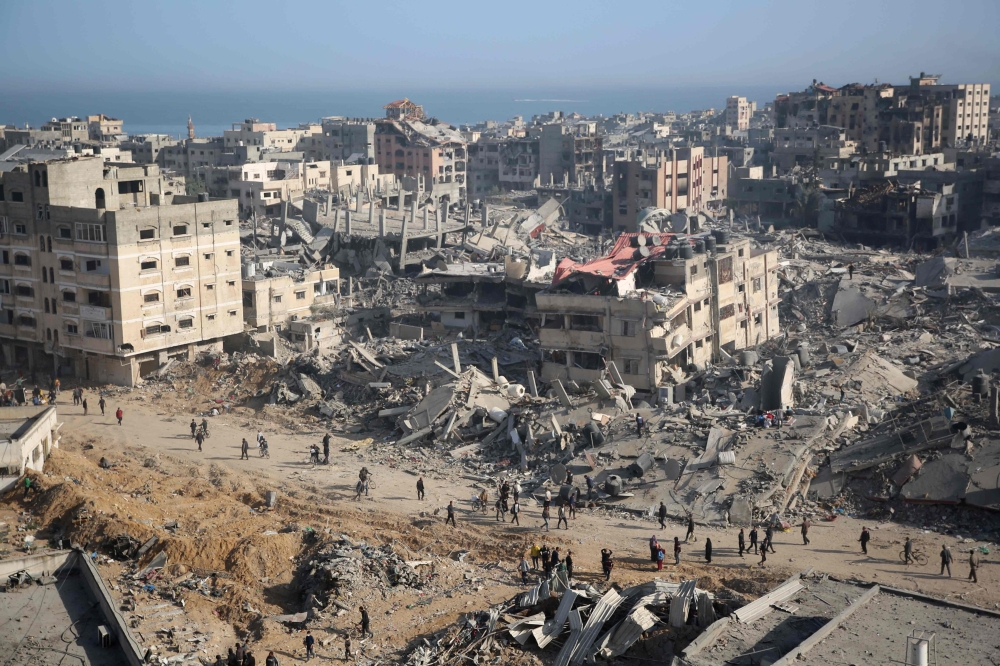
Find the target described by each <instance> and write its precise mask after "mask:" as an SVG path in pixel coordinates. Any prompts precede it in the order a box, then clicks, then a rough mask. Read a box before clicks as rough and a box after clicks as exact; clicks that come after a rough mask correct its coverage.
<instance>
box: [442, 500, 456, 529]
mask: <svg viewBox="0 0 1000 666" xmlns="http://www.w3.org/2000/svg"><path fill="white" fill-rule="evenodd" d="M448 523H451V526H452V527H458V525H456V524H455V503H454V502H452V501H449V502H448V517H447V518H445V519H444V524H445V525H447V524H448Z"/></svg>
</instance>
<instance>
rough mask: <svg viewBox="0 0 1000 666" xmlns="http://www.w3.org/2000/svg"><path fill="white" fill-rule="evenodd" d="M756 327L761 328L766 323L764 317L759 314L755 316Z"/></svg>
mask: <svg viewBox="0 0 1000 666" xmlns="http://www.w3.org/2000/svg"><path fill="white" fill-rule="evenodd" d="M753 323H754V326H760V325H761V324H763V323H764V316H763V315H762V314H761V313H759V312H758V313H757V314H755V315H754V316H753Z"/></svg>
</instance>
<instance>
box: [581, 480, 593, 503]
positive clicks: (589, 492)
mask: <svg viewBox="0 0 1000 666" xmlns="http://www.w3.org/2000/svg"><path fill="white" fill-rule="evenodd" d="M583 480H584V481H586V482H587V499H588V500H592V499H594V478H593V477H592V476H590V475H589V474H584V475H583Z"/></svg>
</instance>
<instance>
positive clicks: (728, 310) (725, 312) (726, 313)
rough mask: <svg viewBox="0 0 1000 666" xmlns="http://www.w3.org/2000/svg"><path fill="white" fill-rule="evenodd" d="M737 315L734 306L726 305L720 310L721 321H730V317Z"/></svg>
mask: <svg viewBox="0 0 1000 666" xmlns="http://www.w3.org/2000/svg"><path fill="white" fill-rule="evenodd" d="M735 314H736V312H735V308H734V306H733V305H732V304H729V305H724V306H722V307H721V308H719V319H729V318H730V317H733V316H735Z"/></svg>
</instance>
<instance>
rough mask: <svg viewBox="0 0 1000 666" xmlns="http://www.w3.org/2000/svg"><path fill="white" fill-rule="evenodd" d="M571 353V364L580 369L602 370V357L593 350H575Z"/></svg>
mask: <svg viewBox="0 0 1000 666" xmlns="http://www.w3.org/2000/svg"><path fill="white" fill-rule="evenodd" d="M572 353H573V365H574V366H575V367H577V368H580V369H582V370H602V369H604V358H603V357H602V356H601V355H600V354H598V353H595V352H582V351H575V352H572Z"/></svg>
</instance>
